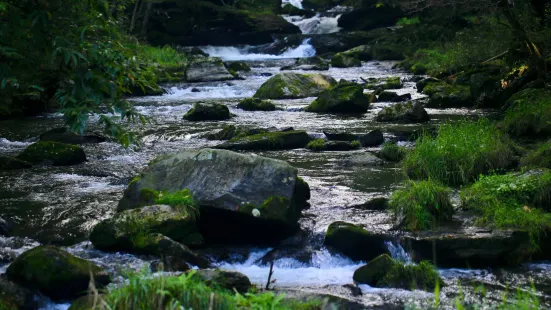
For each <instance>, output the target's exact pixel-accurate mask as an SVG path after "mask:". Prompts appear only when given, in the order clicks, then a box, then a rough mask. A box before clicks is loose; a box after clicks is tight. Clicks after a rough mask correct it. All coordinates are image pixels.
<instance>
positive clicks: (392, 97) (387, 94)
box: [375, 91, 411, 102]
mask: <svg viewBox="0 0 551 310" xmlns="http://www.w3.org/2000/svg"><path fill="white" fill-rule="evenodd" d="M408 100H411V94H403V95H398V94H397V93H395V92H391V91H383V92H382V93H380V94H379V95H378V96H377V100H375V102H402V101H408Z"/></svg>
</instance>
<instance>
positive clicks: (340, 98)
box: [306, 81, 370, 113]
mask: <svg viewBox="0 0 551 310" xmlns="http://www.w3.org/2000/svg"><path fill="white" fill-rule="evenodd" d="M363 90H364V88H363V86H361V85H360V84H356V83H352V82H346V81H340V82H339V84H337V85H335V86H333V87H331V88H330V89H328V90H324V91H323V92H321V94H320V95H319V97H318V98H317V99H316V100H314V101H313V102H312V103H311V104H310V105H309V106H308V107H306V112H316V113H365V112H367V110H368V109H369V104H370V100H369V98H368V97H367V96H366V95H364V92H363Z"/></svg>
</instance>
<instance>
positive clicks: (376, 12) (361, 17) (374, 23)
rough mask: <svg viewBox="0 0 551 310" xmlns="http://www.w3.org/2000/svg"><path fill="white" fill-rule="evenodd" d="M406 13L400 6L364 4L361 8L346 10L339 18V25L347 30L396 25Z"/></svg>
mask: <svg viewBox="0 0 551 310" xmlns="http://www.w3.org/2000/svg"><path fill="white" fill-rule="evenodd" d="M403 15H404V13H403V12H402V10H401V9H400V8H399V7H398V6H393V5H391V4H385V5H383V6H378V5H377V3H370V4H364V5H362V7H361V8H359V9H356V10H353V11H351V12H346V13H344V14H342V16H341V18H339V27H341V28H342V29H344V30H346V31H353V30H371V29H375V28H382V27H388V26H394V25H396V22H397V21H398V19H400V17H402V16H403Z"/></svg>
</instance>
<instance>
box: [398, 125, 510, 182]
mask: <svg viewBox="0 0 551 310" xmlns="http://www.w3.org/2000/svg"><path fill="white" fill-rule="evenodd" d="M416 144H417V145H416V147H415V149H414V150H413V151H412V152H409V153H407V155H406V157H405V160H404V164H403V167H404V170H405V172H406V173H407V174H408V175H409V176H410V177H412V178H414V179H432V180H436V181H440V182H442V183H445V184H467V183H469V182H471V181H474V180H475V178H476V177H477V176H478V175H480V174H484V173H487V172H489V171H491V170H497V169H503V168H506V167H508V166H510V165H511V163H512V160H513V152H512V150H511V148H510V147H509V145H508V143H507V137H506V136H505V135H504V134H503V133H502V132H501V131H499V130H498V129H496V128H495V127H494V126H493V125H492V123H490V121H488V120H487V119H481V120H479V121H476V122H470V121H460V122H457V123H454V124H444V125H441V126H440V128H439V129H438V135H437V136H436V137H433V136H432V135H430V134H428V133H424V134H423V135H422V136H421V137H420V138H419V139H418V140H417V143H416Z"/></svg>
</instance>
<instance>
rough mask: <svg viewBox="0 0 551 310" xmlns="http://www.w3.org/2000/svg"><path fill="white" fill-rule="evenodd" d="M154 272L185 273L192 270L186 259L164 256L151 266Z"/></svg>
mask: <svg viewBox="0 0 551 310" xmlns="http://www.w3.org/2000/svg"><path fill="white" fill-rule="evenodd" d="M150 269H151V271H152V272H161V271H164V272H185V271H188V270H190V269H191V267H190V266H189V264H188V263H187V262H186V260H185V259H183V258H181V257H177V256H163V257H162V258H161V260H159V261H155V262H152V263H151V264H150Z"/></svg>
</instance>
